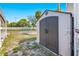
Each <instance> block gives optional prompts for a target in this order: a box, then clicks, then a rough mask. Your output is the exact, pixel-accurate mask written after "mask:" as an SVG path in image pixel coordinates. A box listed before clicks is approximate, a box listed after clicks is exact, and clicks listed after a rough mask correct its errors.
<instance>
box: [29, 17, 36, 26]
mask: <svg viewBox="0 0 79 59" xmlns="http://www.w3.org/2000/svg"><path fill="white" fill-rule="evenodd" d="M28 19H29V22H30V23H31V25H32V27H35V24H36V22H37V19H36V17H34V16H28Z"/></svg>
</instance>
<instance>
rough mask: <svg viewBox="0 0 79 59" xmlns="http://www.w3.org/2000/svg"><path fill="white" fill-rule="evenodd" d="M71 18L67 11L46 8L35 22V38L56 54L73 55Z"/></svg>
mask: <svg viewBox="0 0 79 59" xmlns="http://www.w3.org/2000/svg"><path fill="white" fill-rule="evenodd" d="M73 26H74V25H73V19H72V14H71V13H68V12H59V11H51V10H46V11H45V12H44V13H43V15H42V16H41V18H40V19H39V20H38V22H37V32H38V37H37V40H38V42H39V43H40V44H42V45H43V46H45V47H47V48H48V49H49V50H51V51H53V52H55V53H56V54H58V55H64V56H71V55H73V53H72V52H73V43H74V42H73V32H74V31H73Z"/></svg>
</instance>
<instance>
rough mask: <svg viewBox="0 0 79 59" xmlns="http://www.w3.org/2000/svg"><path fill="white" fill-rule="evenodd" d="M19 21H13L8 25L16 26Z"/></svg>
mask: <svg viewBox="0 0 79 59" xmlns="http://www.w3.org/2000/svg"><path fill="white" fill-rule="evenodd" d="M16 26H17V23H16V22H11V23H9V24H8V27H16Z"/></svg>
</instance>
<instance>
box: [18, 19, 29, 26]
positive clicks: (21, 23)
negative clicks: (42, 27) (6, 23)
mask: <svg viewBox="0 0 79 59" xmlns="http://www.w3.org/2000/svg"><path fill="white" fill-rule="evenodd" d="M28 24H29V21H28V20H27V19H21V20H19V21H18V22H17V25H18V26H20V27H25V26H28Z"/></svg>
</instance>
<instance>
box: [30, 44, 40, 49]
mask: <svg viewBox="0 0 79 59" xmlns="http://www.w3.org/2000/svg"><path fill="white" fill-rule="evenodd" d="M36 48H40V46H39V45H33V46H32V49H36Z"/></svg>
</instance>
